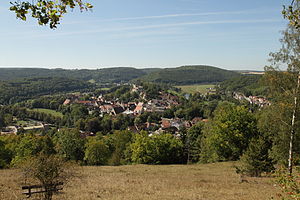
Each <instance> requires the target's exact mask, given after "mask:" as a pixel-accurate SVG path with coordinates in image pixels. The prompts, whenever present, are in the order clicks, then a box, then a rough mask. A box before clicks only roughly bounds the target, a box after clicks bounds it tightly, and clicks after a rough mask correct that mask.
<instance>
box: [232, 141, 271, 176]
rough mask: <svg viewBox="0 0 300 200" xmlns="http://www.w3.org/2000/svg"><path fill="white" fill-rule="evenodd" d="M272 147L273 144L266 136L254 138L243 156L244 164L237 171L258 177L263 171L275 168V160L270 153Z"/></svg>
mask: <svg viewBox="0 0 300 200" xmlns="http://www.w3.org/2000/svg"><path fill="white" fill-rule="evenodd" d="M270 148H271V145H270V144H268V142H266V140H265V139H264V138H262V137H259V138H258V139H252V140H251V141H250V144H249V146H248V149H247V150H246V152H245V153H244V154H243V155H242V157H241V162H242V165H241V166H240V167H237V172H238V173H242V174H246V175H249V176H255V177H258V176H261V174H262V173H263V172H271V171H272V170H274V166H273V161H272V159H271V158H270V157H269V154H268V152H269V150H270Z"/></svg>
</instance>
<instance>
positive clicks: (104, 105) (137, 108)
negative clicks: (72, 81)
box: [1, 84, 208, 137]
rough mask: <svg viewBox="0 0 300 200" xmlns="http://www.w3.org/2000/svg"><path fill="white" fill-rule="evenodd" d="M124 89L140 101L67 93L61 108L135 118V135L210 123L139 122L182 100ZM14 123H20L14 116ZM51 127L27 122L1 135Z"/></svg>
mask: <svg viewBox="0 0 300 200" xmlns="http://www.w3.org/2000/svg"><path fill="white" fill-rule="evenodd" d="M125 86H127V87H128V86H129V87H130V93H131V94H133V93H136V94H138V98H136V100H135V101H129V102H124V101H121V100H120V99H119V98H118V97H117V98H113V99H108V98H106V95H105V94H100V95H98V96H96V95H94V94H93V93H78V92H77V93H70V94H68V95H67V98H66V99H65V100H64V102H63V103H62V106H63V107H67V106H72V105H80V106H83V107H85V108H86V109H87V110H88V114H89V115H92V114H93V113H97V114H98V115H99V117H104V116H105V115H109V116H111V118H112V119H115V118H116V117H117V116H119V115H124V116H127V117H129V118H131V119H133V121H134V122H135V123H134V125H132V126H128V127H127V130H129V131H132V132H140V131H142V130H144V131H148V132H149V134H150V135H153V134H160V133H164V132H171V133H173V134H175V135H176V134H178V133H179V131H180V130H182V129H189V128H190V127H192V126H193V125H195V124H197V123H199V122H201V121H202V122H207V121H208V119H203V118H202V117H194V118H193V119H191V120H185V119H184V118H179V117H173V118H166V117H161V118H160V120H159V122H153V121H151V120H150V121H149V120H147V122H145V123H143V122H138V120H136V119H137V118H138V117H139V116H140V115H142V114H144V113H157V114H163V113H164V112H165V111H166V110H168V109H171V108H173V107H176V106H179V105H180V99H179V97H178V96H175V95H173V94H170V93H168V92H165V91H159V92H158V95H156V98H147V94H146V92H145V90H144V88H143V86H140V85H136V84H125ZM87 96H88V98H87ZM14 121H17V119H16V118H15V117H14ZM49 127H55V126H54V125H53V124H50V123H47V122H43V121H38V120H33V119H28V121H27V122H24V123H23V124H16V125H10V126H7V127H5V128H3V129H2V130H1V135H10V134H13V135H17V134H18V133H21V132H22V133H23V132H27V131H40V130H42V131H47V130H48V129H49ZM79 131H80V132H81V134H82V136H83V137H86V136H95V135H96V133H94V132H91V131H85V130H79Z"/></svg>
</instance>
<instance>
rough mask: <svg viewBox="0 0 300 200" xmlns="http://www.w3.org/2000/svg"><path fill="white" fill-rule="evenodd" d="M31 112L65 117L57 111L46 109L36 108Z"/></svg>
mask: <svg viewBox="0 0 300 200" xmlns="http://www.w3.org/2000/svg"><path fill="white" fill-rule="evenodd" d="M30 110H33V111H37V112H43V113H46V114H50V115H53V116H55V117H63V114H62V113H60V112H57V111H55V110H50V109H44V108H34V109H30Z"/></svg>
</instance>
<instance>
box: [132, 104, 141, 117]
mask: <svg viewBox="0 0 300 200" xmlns="http://www.w3.org/2000/svg"><path fill="white" fill-rule="evenodd" d="M143 109H144V103H143V102H139V103H138V105H137V106H136V108H135V109H134V111H133V112H134V114H135V115H140V114H142V113H143Z"/></svg>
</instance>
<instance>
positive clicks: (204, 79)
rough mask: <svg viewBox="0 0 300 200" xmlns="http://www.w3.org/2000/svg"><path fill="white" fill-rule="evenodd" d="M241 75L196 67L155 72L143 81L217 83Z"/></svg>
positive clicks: (222, 70) (206, 67)
mask: <svg viewBox="0 0 300 200" xmlns="http://www.w3.org/2000/svg"><path fill="white" fill-rule="evenodd" d="M238 76H239V73H237V72H233V71H228V70H224V69H220V68H217V67H211V66H205V65H195V66H182V67H178V68H166V69H161V70H158V71H154V72H152V73H149V74H147V75H145V76H143V77H142V78H141V79H142V80H144V81H150V82H162V83H171V84H178V85H185V84H199V83H216V82H222V81H224V80H227V79H230V78H233V77H238Z"/></svg>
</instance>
